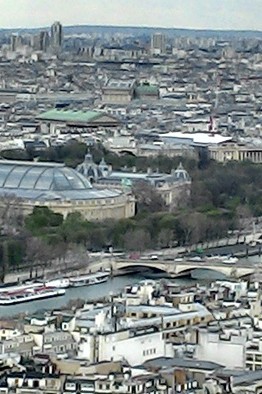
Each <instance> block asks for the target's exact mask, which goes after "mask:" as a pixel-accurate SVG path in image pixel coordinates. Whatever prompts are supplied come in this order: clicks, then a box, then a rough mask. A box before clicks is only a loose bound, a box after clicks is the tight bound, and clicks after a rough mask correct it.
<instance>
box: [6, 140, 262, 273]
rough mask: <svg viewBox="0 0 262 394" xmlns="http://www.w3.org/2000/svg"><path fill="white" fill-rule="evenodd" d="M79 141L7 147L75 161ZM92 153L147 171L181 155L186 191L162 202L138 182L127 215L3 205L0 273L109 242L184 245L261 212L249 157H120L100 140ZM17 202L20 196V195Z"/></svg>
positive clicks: (255, 168) (80, 155)
mask: <svg viewBox="0 0 262 394" xmlns="http://www.w3.org/2000/svg"><path fill="white" fill-rule="evenodd" d="M87 149H88V148H87V146H86V145H85V144H82V143H79V142H76V141H72V142H70V143H68V144H67V145H66V146H63V147H57V148H47V149H46V150H45V151H41V152H34V151H32V150H30V151H16V152H14V151H6V152H2V155H3V157H5V158H8V159H16V160H19V159H23V160H24V159H27V160H33V159H34V158H35V157H38V159H39V160H45V161H58V162H65V163H66V164H67V165H69V166H72V167H75V166H76V165H77V164H79V163H80V162H82V161H83V159H84V156H85V154H86V153H87ZM91 153H92V154H93V157H94V160H95V161H96V162H99V161H100V160H101V159H102V157H104V158H105V160H106V161H107V162H108V163H109V164H112V166H113V168H116V169H120V168H132V167H136V169H137V171H146V170H147V168H148V167H150V168H151V169H152V170H158V171H160V172H170V171H171V170H172V169H174V168H176V167H177V165H178V164H179V162H180V161H182V163H183V165H184V166H185V168H186V169H187V170H188V172H189V174H190V176H191V177H192V190H191V198H190V200H189V201H188V203H187V205H186V206H185V205H184V204H183V205H181V206H179V207H176V208H174V207H173V208H172V210H170V209H168V208H167V207H166V206H165V204H164V202H163V201H162V199H161V198H160V197H159V195H158V194H157V193H156V191H155V190H154V189H153V188H151V187H146V186H144V185H141V186H138V187H136V188H134V190H133V192H134V194H135V196H136V199H137V214H136V216H135V217H134V218H131V219H125V220H119V221H114V220H107V221H104V222H99V223H98V222H96V223H93V222H88V221H86V220H85V219H84V218H82V217H81V215H79V214H70V215H69V216H68V217H67V218H65V219H64V218H63V217H62V216H61V215H59V214H55V213H54V212H52V211H50V210H49V209H48V208H44V207H37V208H35V209H34V211H33V213H32V214H30V215H29V216H27V217H25V218H24V217H22V215H21V214H19V215H17V217H12V216H14V215H11V213H10V209H8V201H6V207H7V209H4V210H3V212H2V213H1V212H0V219H1V226H2V232H1V238H0V261H1V262H2V264H1V267H0V280H1V279H3V276H4V275H5V273H6V272H8V270H10V269H15V268H16V267H18V266H19V265H23V264H29V265H30V264H31V265H32V266H33V264H34V262H36V261H39V262H44V263H49V262H50V261H52V260H54V259H55V258H56V259H57V258H58V259H63V258H64V256H65V254H66V253H67V251H68V249H72V248H76V249H77V248H82V249H84V250H101V249H103V248H106V247H108V246H109V245H113V247H114V248H115V249H123V250H127V251H137V252H139V251H143V250H145V249H148V248H164V247H171V246H174V245H189V244H195V243H200V242H204V241H208V240H214V239H218V238H221V237H226V236H227V235H228V233H229V232H231V231H233V230H239V231H241V230H243V227H244V225H245V223H248V222H249V221H251V219H253V218H257V217H259V216H262V193H261V191H262V171H261V170H262V166H261V165H260V164H252V163H250V162H241V163H240V162H228V163H226V164H220V163H216V162H214V161H206V162H205V163H204V164H203V163H201V162H199V161H197V160H193V159H187V158H180V157H178V158H169V157H165V156H159V157H155V158H142V157H135V156H132V155H123V156H121V157H119V156H117V155H115V154H113V153H112V152H108V151H106V150H105V149H104V148H103V147H101V146H99V145H98V146H95V147H92V148H91ZM18 204H19V202H18Z"/></svg>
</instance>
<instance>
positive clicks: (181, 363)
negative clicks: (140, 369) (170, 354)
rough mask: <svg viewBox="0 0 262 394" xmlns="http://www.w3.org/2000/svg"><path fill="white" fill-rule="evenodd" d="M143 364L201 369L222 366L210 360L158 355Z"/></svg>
mask: <svg viewBox="0 0 262 394" xmlns="http://www.w3.org/2000/svg"><path fill="white" fill-rule="evenodd" d="M144 365H148V366H152V367H161V368H175V367H176V368H177V367H178V368H190V369H200V370H201V369H202V370H206V371H213V370H214V369H220V368H222V367H223V366H222V365H221V364H217V363H214V362H212V361H201V360H192V359H186V358H178V357H177V358H167V357H159V358H156V359H153V360H150V361H147V362H145V364H144Z"/></svg>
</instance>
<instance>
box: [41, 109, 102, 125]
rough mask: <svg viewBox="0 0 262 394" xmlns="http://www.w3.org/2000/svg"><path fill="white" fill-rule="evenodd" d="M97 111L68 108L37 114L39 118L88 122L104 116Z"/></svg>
mask: <svg viewBox="0 0 262 394" xmlns="http://www.w3.org/2000/svg"><path fill="white" fill-rule="evenodd" d="M104 115H105V114H103V113H102V112H97V111H78V110H68V109H51V110H50V111H47V112H44V113H42V114H40V115H38V116H37V119H40V120H53V121H61V122H77V123H89V122H92V121H94V120H95V119H98V118H100V117H102V116H104Z"/></svg>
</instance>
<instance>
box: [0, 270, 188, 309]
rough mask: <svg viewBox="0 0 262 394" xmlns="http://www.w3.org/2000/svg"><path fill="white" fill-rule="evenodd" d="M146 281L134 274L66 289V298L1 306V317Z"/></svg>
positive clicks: (181, 281)
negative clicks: (96, 283) (97, 283)
mask: <svg viewBox="0 0 262 394" xmlns="http://www.w3.org/2000/svg"><path fill="white" fill-rule="evenodd" d="M144 279H146V275H145V276H144V275H143V274H133V275H125V276H118V277H115V278H112V279H109V280H108V281H107V282H104V283H101V284H100V285H93V286H86V287H75V288H69V289H66V293H65V295H64V296H61V297H55V298H49V299H45V300H40V301H33V302H26V303H22V304H17V305H13V306H1V307H0V317H10V316H15V315H18V314H20V313H28V314H30V313H34V312H37V311H42V310H45V309H48V310H51V309H57V308H60V307H63V306H65V305H67V304H68V303H69V302H70V301H72V300H77V299H82V300H86V301H92V300H96V299H99V298H102V297H104V296H107V295H110V294H112V293H113V294H116V293H118V292H120V291H121V289H123V288H124V287H125V286H127V285H132V284H136V283H138V282H140V281H141V280H144ZM175 283H177V284H190V283H194V280H192V279H190V278H183V279H182V278H179V279H176V280H175Z"/></svg>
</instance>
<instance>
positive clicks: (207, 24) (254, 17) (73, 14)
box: [0, 0, 262, 30]
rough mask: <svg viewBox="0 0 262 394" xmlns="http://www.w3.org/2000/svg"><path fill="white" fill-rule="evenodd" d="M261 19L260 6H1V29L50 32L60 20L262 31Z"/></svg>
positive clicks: (160, 0)
mask: <svg viewBox="0 0 262 394" xmlns="http://www.w3.org/2000/svg"><path fill="white" fill-rule="evenodd" d="M13 10H18V12H14V11H13ZM105 10H106V12H105ZM260 14H261V1H260V0H251V1H250V2H249V3H247V2H246V0H230V2H229V1H228V0H220V1H219V2H218V1H217V0H111V1H110V3H108V1H107V0H95V1H94V0H66V2H65V1H64V0H53V1H51V0H45V1H44V2H43V1H42V0H2V1H1V15H0V27H2V28H33V27H45V26H48V25H51V24H52V23H53V21H54V20H59V21H61V23H62V24H63V25H116V26H145V27H146V26H148V27H164V28H165V27H166V28H191V29H214V30H262V22H261V20H260Z"/></svg>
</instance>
